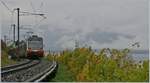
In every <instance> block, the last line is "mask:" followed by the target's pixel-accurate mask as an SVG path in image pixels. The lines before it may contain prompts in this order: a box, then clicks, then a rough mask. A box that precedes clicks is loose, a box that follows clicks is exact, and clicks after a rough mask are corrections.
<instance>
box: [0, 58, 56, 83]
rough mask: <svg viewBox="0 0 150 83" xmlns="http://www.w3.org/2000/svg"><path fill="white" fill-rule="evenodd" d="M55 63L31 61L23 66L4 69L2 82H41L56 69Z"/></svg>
mask: <svg viewBox="0 0 150 83" xmlns="http://www.w3.org/2000/svg"><path fill="white" fill-rule="evenodd" d="M56 66H57V63H56V62H55V61H52V62H50V61H46V60H31V61H29V62H28V63H27V62H26V63H24V64H23V63H22V65H21V64H20V65H17V66H12V67H7V68H2V72H1V81H2V82H35V81H36V82H39V81H42V80H44V79H45V78H46V77H47V76H48V75H49V74H50V73H52V72H53V71H54V70H55V69H56Z"/></svg>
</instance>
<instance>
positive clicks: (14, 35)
mask: <svg viewBox="0 0 150 83" xmlns="http://www.w3.org/2000/svg"><path fill="white" fill-rule="evenodd" d="M15 26H16V25H15V24H13V36H14V37H13V39H14V43H15Z"/></svg>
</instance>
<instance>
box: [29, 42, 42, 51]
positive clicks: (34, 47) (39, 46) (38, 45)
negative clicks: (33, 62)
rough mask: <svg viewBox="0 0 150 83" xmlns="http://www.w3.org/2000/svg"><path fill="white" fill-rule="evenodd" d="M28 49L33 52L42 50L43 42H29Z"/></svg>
mask: <svg viewBox="0 0 150 83" xmlns="http://www.w3.org/2000/svg"><path fill="white" fill-rule="evenodd" d="M28 48H31V49H32V50H37V49H42V48H43V42H42V41H28Z"/></svg>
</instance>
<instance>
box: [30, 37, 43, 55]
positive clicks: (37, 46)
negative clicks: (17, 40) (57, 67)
mask: <svg viewBox="0 0 150 83" xmlns="http://www.w3.org/2000/svg"><path fill="white" fill-rule="evenodd" d="M43 56H44V50H43V38H42V37H38V36H37V35H33V36H31V37H29V38H28V40H27V57H28V58H34V57H43Z"/></svg>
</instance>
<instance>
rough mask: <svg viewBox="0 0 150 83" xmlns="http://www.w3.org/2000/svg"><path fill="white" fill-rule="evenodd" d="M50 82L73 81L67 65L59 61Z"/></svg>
mask: <svg viewBox="0 0 150 83" xmlns="http://www.w3.org/2000/svg"><path fill="white" fill-rule="evenodd" d="M51 81H52V82H74V81H75V78H74V76H73V75H72V73H71V72H69V71H68V69H67V67H66V66H65V65H64V64H62V63H60V64H59V66H58V70H57V73H56V77H55V78H53V79H52V80H51Z"/></svg>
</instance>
